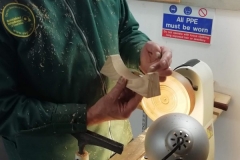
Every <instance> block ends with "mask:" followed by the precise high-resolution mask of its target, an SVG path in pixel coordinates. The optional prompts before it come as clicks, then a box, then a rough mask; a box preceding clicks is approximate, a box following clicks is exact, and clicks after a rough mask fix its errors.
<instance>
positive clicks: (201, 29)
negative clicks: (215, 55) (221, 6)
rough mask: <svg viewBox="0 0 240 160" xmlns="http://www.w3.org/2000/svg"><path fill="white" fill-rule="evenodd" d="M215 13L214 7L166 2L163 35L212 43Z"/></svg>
mask: <svg viewBox="0 0 240 160" xmlns="http://www.w3.org/2000/svg"><path fill="white" fill-rule="evenodd" d="M214 14H215V11H214V9H207V8H198V7H190V6H183V5H169V4H165V5H164V13H163V26H162V27H163V30H162V36H163V37H169V38H175V39H184V40H189V41H196V42H202V43H209V44H210V42H211V36H212V26H213V18H214Z"/></svg>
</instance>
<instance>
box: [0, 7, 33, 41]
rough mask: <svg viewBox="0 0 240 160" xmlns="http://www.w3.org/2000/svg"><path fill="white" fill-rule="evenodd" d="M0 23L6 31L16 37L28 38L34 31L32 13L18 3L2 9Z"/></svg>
mask: <svg viewBox="0 0 240 160" xmlns="http://www.w3.org/2000/svg"><path fill="white" fill-rule="evenodd" d="M2 21H3V25H4V27H5V28H6V30H7V31H8V32H9V33H11V34H12V35H14V36H16V37H29V36H30V35H31V34H32V33H33V31H34V29H35V17H34V14H33V12H32V11H31V9H30V8H29V7H27V6H25V5H23V4H19V3H9V4H7V5H6V6H5V7H4V8H3V11H2Z"/></svg>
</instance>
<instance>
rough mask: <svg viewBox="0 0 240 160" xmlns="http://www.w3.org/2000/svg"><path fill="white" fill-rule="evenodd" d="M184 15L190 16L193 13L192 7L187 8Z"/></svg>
mask: <svg viewBox="0 0 240 160" xmlns="http://www.w3.org/2000/svg"><path fill="white" fill-rule="evenodd" d="M184 13H185V14H186V15H190V14H191V13H192V8H191V7H188V6H187V7H185V8H184Z"/></svg>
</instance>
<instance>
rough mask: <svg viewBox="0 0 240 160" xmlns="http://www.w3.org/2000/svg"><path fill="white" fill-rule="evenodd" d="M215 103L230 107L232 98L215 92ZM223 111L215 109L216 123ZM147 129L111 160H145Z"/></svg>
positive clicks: (214, 119) (214, 117)
mask: <svg viewBox="0 0 240 160" xmlns="http://www.w3.org/2000/svg"><path fill="white" fill-rule="evenodd" d="M214 96H215V99H214V100H215V101H216V100H217V101H218V102H220V103H221V104H225V105H226V106H228V104H229V102H230V96H229V95H225V94H222V93H218V92H215V93H214ZM222 112H223V110H222V109H218V108H216V107H214V109H213V121H214V122H215V121H216V120H217V118H218V117H219V116H220V115H221V114H222ZM147 130H148V129H146V130H145V131H144V132H143V133H142V134H141V135H139V136H138V137H137V138H136V139H134V140H133V141H132V142H130V143H129V144H128V145H127V146H125V148H124V150H123V153H122V154H121V155H119V154H116V155H115V156H113V157H112V158H111V159H110V160H123V159H124V160H144V158H143V156H144V154H145V149H144V140H145V136H146V133H147Z"/></svg>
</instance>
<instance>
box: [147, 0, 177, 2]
mask: <svg viewBox="0 0 240 160" xmlns="http://www.w3.org/2000/svg"><path fill="white" fill-rule="evenodd" d="M147 1H153V2H165V3H180V2H181V1H180V0H147Z"/></svg>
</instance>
